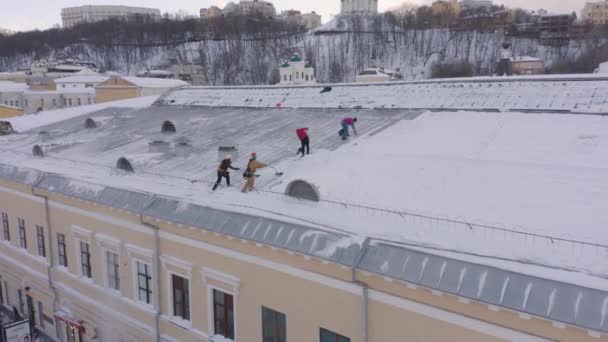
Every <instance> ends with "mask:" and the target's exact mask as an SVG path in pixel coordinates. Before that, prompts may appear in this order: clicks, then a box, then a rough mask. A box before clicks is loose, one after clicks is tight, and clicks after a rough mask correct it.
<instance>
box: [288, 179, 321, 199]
mask: <svg viewBox="0 0 608 342" xmlns="http://www.w3.org/2000/svg"><path fill="white" fill-rule="evenodd" d="M285 194H286V195H287V196H291V197H295V198H300V199H305V200H309V201H314V202H319V201H320V200H321V195H319V190H318V189H317V187H316V186H315V185H313V184H311V183H309V182H307V181H305V180H301V179H297V180H294V181H292V182H291V183H289V184H288V185H287V189H286V190H285Z"/></svg>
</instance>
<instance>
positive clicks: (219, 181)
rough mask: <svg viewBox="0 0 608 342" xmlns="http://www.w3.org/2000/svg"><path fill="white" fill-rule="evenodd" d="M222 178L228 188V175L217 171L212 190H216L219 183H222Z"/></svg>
mask: <svg viewBox="0 0 608 342" xmlns="http://www.w3.org/2000/svg"><path fill="white" fill-rule="evenodd" d="M224 177H225V178H226V184H227V185H228V186H230V173H228V172H222V171H218V172H217V181H216V182H215V185H214V186H213V190H215V189H217V187H218V186H220V183H221V182H222V178H224Z"/></svg>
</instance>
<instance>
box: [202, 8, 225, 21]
mask: <svg viewBox="0 0 608 342" xmlns="http://www.w3.org/2000/svg"><path fill="white" fill-rule="evenodd" d="M200 15H201V19H209V18H216V17H219V16H221V15H222V10H221V9H220V8H219V7H217V6H211V7H209V8H201V12H200Z"/></svg>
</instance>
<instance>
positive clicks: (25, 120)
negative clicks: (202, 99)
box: [7, 96, 158, 132]
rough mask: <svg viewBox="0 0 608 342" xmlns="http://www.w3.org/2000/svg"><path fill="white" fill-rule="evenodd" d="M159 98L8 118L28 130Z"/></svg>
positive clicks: (138, 99)
mask: <svg viewBox="0 0 608 342" xmlns="http://www.w3.org/2000/svg"><path fill="white" fill-rule="evenodd" d="M157 99H158V96H146V97H139V98H135V99H129V100H122V101H115V102H104V103H98V104H94V105H88V106H80V107H71V108H62V109H54V110H47V111H43V112H40V113H37V114H31V115H24V116H19V117H15V118H10V119H7V121H9V122H10V123H11V125H13V129H14V130H16V131H19V132H23V131H28V130H30V129H34V128H38V127H42V126H46V125H50V124H52V123H56V122H60V121H63V120H67V119H71V118H73V117H77V116H81V115H86V114H89V113H93V112H97V111H99V110H102V109H106V108H112V107H117V108H143V107H148V106H150V105H152V104H153V103H154V101H156V100H157Z"/></svg>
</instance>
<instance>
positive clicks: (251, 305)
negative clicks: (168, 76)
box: [0, 89, 608, 342]
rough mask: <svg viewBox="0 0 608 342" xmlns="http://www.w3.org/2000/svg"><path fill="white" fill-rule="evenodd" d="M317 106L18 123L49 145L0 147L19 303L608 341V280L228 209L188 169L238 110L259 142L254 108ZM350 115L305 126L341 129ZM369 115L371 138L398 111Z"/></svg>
mask: <svg viewBox="0 0 608 342" xmlns="http://www.w3.org/2000/svg"><path fill="white" fill-rule="evenodd" d="M271 90H272V89H271ZM271 90H269V91H271ZM184 91H185V92H186V93H188V92H189V91H187V90H184ZM272 91H274V90H272ZM269 112H271V113H269ZM310 112H311V111H310V110H297V109H288V110H280V109H278V110H273V111H269V110H267V109H260V110H257V111H256V110H255V109H242V108H206V107H199V108H197V107H188V106H174V107H167V106H152V107H149V108H145V109H139V110H128V109H126V110H122V111H120V113H109V112H104V113H103V114H101V113H91V114H89V115H88V118H87V117H76V118H72V119H69V120H66V121H63V122H60V123H56V124H54V125H53V129H54V130H49V132H48V135H46V136H45V138H44V139H45V140H44V141H45V143H44V144H42V143H40V142H39V141H40V139H42V138H41V137H39V134H38V133H36V132H38V131H39V130H45V128H44V127H41V128H39V129H36V132H30V133H26V134H24V135H23V136H22V137H21V138H19V137H14V140H12V141H11V142H7V146H6V148H9V149H11V148H17V147H18V148H20V149H22V150H29V149H32V151H33V153H34V155H35V156H34V155H32V156H31V157H21V158H20V159H19V160H12V159H11V158H10V156H11V154H10V153H8V152H1V151H0V156H1V158H2V161H3V164H0V213H1V214H2V234H1V236H0V237H1V239H0V240H2V241H0V284H1V285H2V291H1V292H2V293H3V296H2V303H3V304H4V307H5V308H7V309H8V308H12V307H13V306H14V307H16V308H17V310H19V311H21V312H22V313H23V314H24V315H27V314H28V313H27V311H28V310H26V308H25V304H22V303H27V301H28V300H29V301H30V302H32V303H34V307H35V308H36V313H35V317H33V319H34V320H35V323H36V326H37V327H38V328H39V329H40V330H42V331H44V332H45V333H46V334H47V335H49V336H58V339H60V340H61V341H91V340H93V339H95V340H96V341H154V340H156V341H211V340H214V336H217V335H219V336H222V339H223V338H224V337H225V338H228V339H230V340H232V341H237V342H238V341H241V342H249V341H273V342H274V341H294V342H296V341H319V342H329V341H331V342H335V341H339V342H365V341H370V342H371V341H403V340H404V339H408V340H409V339H411V340H413V341H447V340H455V341H549V340H559V341H608V334H607V333H608V321H607V320H605V315H604V314H603V313H605V308H606V303H608V293H607V292H604V291H600V290H595V289H591V288H586V287H582V286H578V285H572V284H568V283H564V282H558V281H554V280H551V279H546V278H542V277H537V276H531V275H526V274H524V273H519V272H515V271H509V270H505V269H500V268H496V267H491V266H487V265H484V264H479V263H476V262H474V261H463V260H458V259H454V258H452V257H450V256H449V255H442V254H441V253H434V252H432V251H431V250H426V249H421V248H412V247H408V246H407V245H403V244H400V243H397V242H389V241H383V240H377V239H370V238H361V237H360V236H357V235H353V234H351V233H348V232H340V231H335V230H332V229H327V228H324V227H322V226H318V225H315V224H312V223H310V222H309V223H306V222H303V221H300V220H294V219H288V218H286V217H285V216H281V215H277V214H273V213H263V212H262V211H258V210H256V209H255V208H246V207H239V206H237V205H235V206H224V207H221V206H220V207H218V205H217V202H205V201H204V200H201V196H200V193H199V192H200V191H205V190H203V189H205V188H206V187H207V186H206V185H204V186H203V187H199V185H196V184H194V183H191V182H189V181H187V180H184V179H183V175H184V174H183V172H186V171H185V170H192V169H193V168H194V169H199V170H200V165H201V164H200V161H201V159H208V158H202V157H201V156H203V155H204V156H207V157H208V156H215V155H216V154H217V153H218V152H217V146H216V145H213V144H209V141H215V139H216V138H219V137H220V135H222V134H224V132H223V131H221V130H218V129H217V127H218V126H217V125H221V124H225V121H226V120H227V118H229V119H231V120H230V122H231V125H232V128H233V129H234V130H235V132H242V133H243V136H247V139H249V138H251V136H249V135H248V134H253V133H252V131H253V132H255V130H252V129H251V127H252V126H251V125H252V123H251V120H249V119H250V118H251V117H260V118H261V117H262V115H264V119H265V120H264V122H265V127H266V128H268V129H274V128H279V127H281V128H284V127H286V125H289V124H290V123H291V122H292V121H293V120H298V118H306V115H311V114H310ZM340 112H341V111H340ZM167 113H171V114H170V115H168V114H167ZM100 115H103V117H104V119H103V121H99V119H96V118H97V117H98V116H100ZM340 115H342V113H338V111H335V112H332V111H329V110H328V111H326V112H324V113H323V115H320V116H317V118H318V120H308V121H307V122H310V123H311V125H314V126H311V129H315V130H319V131H321V130H325V131H324V132H326V131H327V132H330V131H331V132H332V133H333V128H332V126H331V124H330V122H334V121H335V120H336V118H338V117H339V116H340ZM358 115H360V116H362V117H366V118H367V119H368V121H370V122H372V121H373V122H375V124H370V125H369V126H366V125H362V126H360V127H359V130H360V134H368V133H371V132H373V131H375V130H377V127H378V126H377V124H378V123H380V122H381V120H387V119H386V117H387V116H388V115H390V113H384V112H383V113H381V114H378V113H376V112H375V111H373V110H369V111H361V112H359V113H358ZM85 119H86V120H85ZM89 120H91V121H92V122H93V123H95V124H94V125H88V127H89V128H85V127H87V126H86V123H87V122H90V121H89ZM96 120H98V121H96ZM327 127H329V128H327ZM246 132H247V133H246ZM258 134H260V135H264V136H265V138H266V139H267V140H271V141H270V142H268V143H267V145H263V146H260V148H262V150H264V151H267V152H266V153H267V155H266V156H265V157H266V158H272V157H273V156H272V155H270V154H271V153H277V155H278V153H279V152H276V151H275V152H272V151H274V150H272V149H270V148H267V147H269V146H271V145H272V144H273V143H276V141H279V138H278V137H274V136H271V135H269V134H267V131H264V132H261V133H258ZM330 135H331V136H334V135H335V134H330ZM174 136H179V137H180V138H182V139H180V141H181V142H180V143H176V144H175V145H173V144H171V141H173V140H174V139H173V138H171V137H174ZM239 136H240V135H239ZM118 137H119V138H118ZM76 138H77V141H78V143H77V144H73V141H76ZM184 138H187V140H188V141H190V142H184V141H187V140H186V139H184ZM117 139H118V141H117ZM146 139H148V140H149V141H150V144H149V145H146V144H142V143H141V142H142V141H145V140H146ZM275 140H276V141H275ZM334 140H335V139H334ZM161 143H162V144H163V146H167V147H168V150H167V151H168V152H166V153H164V154H163V153H159V152H158V150H156V149H152V148H153V147H154V148H156V147H158V146H156V145H158V144H161ZM183 145H190V148H192V147H193V146H196V148H197V150H196V153H191V154H180V153H177V152H178V151H177V149H178V148H179V149H181V148H183ZM173 148H175V149H176V150H175V152H176V153H175V154H173ZM153 151H155V152H153ZM7 153H8V154H7ZM48 156H53V158H48ZM67 159H70V160H67ZM212 159H213V163H215V160H216V159H215V158H212ZM176 165H179V166H176ZM129 170H130V171H129ZM133 170H135V172H133ZM142 171H143V172H142ZM210 171H211V172H214V171H215V169H213V168H212V170H210ZM161 172H162V173H164V175H163V174H160V173H161ZM199 173H200V172H199ZM172 176H175V177H176V178H172ZM180 177H182V178H180ZM189 191H190V193H189ZM192 191H194V193H193V192H192ZM195 193H198V194H195ZM217 195H220V196H223V195H226V196H229V194H217ZM252 195H253V194H252ZM218 200H221V199H218ZM197 201H198V202H197ZM214 203H215V204H214ZM290 203H291V204H293V205H295V206H299V207H300V208H302V202H293V203H292V202H290V201H289V200H288V199H280V201H278V202H276V204H277V205H278V206H284V205H291V204H290ZM305 206H307V207H308V205H307V204H305ZM311 206H312V202H311ZM26 288H27V289H29V290H27V293H26ZM27 296H29V299H28V298H26V297H27ZM216 340H217V339H216Z"/></svg>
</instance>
